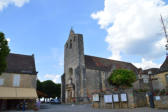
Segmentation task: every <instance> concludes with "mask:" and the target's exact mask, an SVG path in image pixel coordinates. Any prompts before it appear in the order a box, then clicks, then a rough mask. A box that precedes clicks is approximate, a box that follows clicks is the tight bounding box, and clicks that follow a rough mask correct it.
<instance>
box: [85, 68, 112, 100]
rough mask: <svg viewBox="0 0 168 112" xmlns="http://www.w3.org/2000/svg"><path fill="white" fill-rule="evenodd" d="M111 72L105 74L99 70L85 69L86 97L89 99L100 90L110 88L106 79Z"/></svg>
mask: <svg viewBox="0 0 168 112" xmlns="http://www.w3.org/2000/svg"><path fill="white" fill-rule="evenodd" d="M110 74H111V72H105V71H101V70H94V69H86V79H87V81H86V82H87V84H86V87H87V95H88V97H91V94H92V93H93V92H98V91H100V90H103V91H104V90H106V89H107V88H109V87H110V85H109V84H108V81H107V79H108V77H109V76H110Z"/></svg>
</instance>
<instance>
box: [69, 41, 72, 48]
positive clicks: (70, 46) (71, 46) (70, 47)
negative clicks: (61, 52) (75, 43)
mask: <svg viewBox="0 0 168 112" xmlns="http://www.w3.org/2000/svg"><path fill="white" fill-rule="evenodd" d="M69 48H72V40H70V46H69Z"/></svg>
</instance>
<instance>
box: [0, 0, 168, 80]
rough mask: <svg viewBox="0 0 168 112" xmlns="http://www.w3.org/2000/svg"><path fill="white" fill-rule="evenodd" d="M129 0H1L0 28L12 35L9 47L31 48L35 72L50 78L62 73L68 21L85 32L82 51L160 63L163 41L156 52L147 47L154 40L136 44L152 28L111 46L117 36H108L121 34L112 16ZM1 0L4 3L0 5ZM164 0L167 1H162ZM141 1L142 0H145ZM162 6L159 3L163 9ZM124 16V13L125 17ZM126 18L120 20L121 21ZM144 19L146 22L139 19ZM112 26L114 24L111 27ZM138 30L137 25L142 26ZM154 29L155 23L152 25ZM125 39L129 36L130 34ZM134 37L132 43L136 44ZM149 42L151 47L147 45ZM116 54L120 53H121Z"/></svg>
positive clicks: (16, 49) (26, 51) (139, 62)
mask: <svg viewBox="0 0 168 112" xmlns="http://www.w3.org/2000/svg"><path fill="white" fill-rule="evenodd" d="M128 1H129V2H128V3H117V4H115V3H116V0H105V1H104V0H83V1H79V0H20V2H19V3H16V2H15V1H14V0H9V2H8V3H7V2H5V1H3V0H0V31H1V32H4V33H5V34H6V38H9V39H10V43H9V46H10V49H11V52H12V53H19V54H27V55H31V54H35V59H36V69H37V71H38V72H39V73H38V77H39V79H40V80H47V79H52V80H54V81H55V82H60V75H61V74H63V58H64V54H63V53H64V44H65V42H66V40H67V38H68V35H69V31H70V28H71V27H73V29H74V30H75V32H77V33H81V34H83V36H84V47H85V54H89V55H94V56H99V57H105V58H112V59H119V60H123V61H129V62H132V63H135V64H136V65H137V66H140V65H142V63H143V61H144V63H145V62H146V63H147V64H148V65H151V63H152V64H154V65H153V66H154V67H155V66H159V64H161V63H162V62H163V61H164V59H165V54H164V53H165V50H164V47H161V48H163V51H162V52H154V53H149V52H150V50H152V51H153V50H154V49H152V45H153V44H151V45H149V46H146V47H145V48H143V47H136V45H137V44H136V42H137V41H138V42H139V41H141V42H140V43H141V45H142V46H143V43H147V42H150V41H151V40H150V39H151V38H148V39H146V38H147V37H151V35H150V34H149V35H146V36H144V38H145V39H144V38H140V39H139V38H138V37H137V38H138V39H137V38H136V39H135V38H133V37H132V38H131V39H132V41H129V43H124V42H123V43H122V40H121V44H122V45H123V46H121V45H120V46H118V47H115V46H114V42H116V46H117V45H118V43H117V41H114V40H112V39H113V37H114V39H116V38H119V39H121V38H120V37H117V36H116V34H115V33H114V30H113V29H116V28H118V27H117V21H115V19H114V18H117V17H118V16H117V15H119V14H123V15H124V14H126V13H127V12H124V11H123V10H120V6H123V5H124V4H128V5H130V6H133V4H136V3H135V1H134V2H133V1H131V0H128ZM142 1H144V0H142ZM150 1H159V0H150ZM3 2H4V3H5V4H6V5H4V6H3V4H2V3H3ZM114 2H115V3H114ZM163 2H165V3H166V1H163ZM106 3H108V4H110V5H111V6H112V5H115V6H117V5H118V7H116V8H115V9H116V10H117V11H118V12H117V11H114V9H111V7H110V6H108V5H105V4H106ZM143 3H144V4H145V1H144V2H143ZM137 4H138V3H137ZM144 6H145V5H144ZM164 6H167V4H164V5H162V7H164ZM151 7H154V9H156V10H157V8H158V6H151ZM144 9H145V8H144ZM167 9H168V8H165V9H164V10H165V11H166V10H167ZM145 10H148V9H145ZM100 11H101V12H102V13H100ZM138 11H139V10H138V9H137V13H139V12H140V11H139V12H138ZM162 11H163V9H161V12H162ZM106 12H108V13H106ZM115 12H117V13H115ZM142 12H143V11H142ZM149 12H150V11H149ZM163 13H164V11H163ZM112 15H114V17H113V16H112ZM110 16H111V17H110ZM135 16H137V17H143V14H141V15H137V14H135V15H134V17H135ZM105 17H107V18H105ZM108 17H109V18H108ZM123 17H125V16H123ZM129 19H131V18H128V20H129ZM150 19H151V18H149V17H147V20H146V21H145V22H148V20H150ZM118 20H119V19H118ZM124 20H127V19H126V18H125V19H124ZM141 20H142V19H141ZM121 21H122V20H121ZM121 23H122V22H121ZM126 23H127V22H125V23H124V22H123V24H124V25H126ZM140 23H141V21H140ZM142 23H144V22H143V20H142ZM129 24H132V23H129ZM115 25H116V26H115ZM113 26H115V27H114V28H113ZM130 26H131V25H130ZM119 27H120V25H119ZM123 28H124V27H123ZM135 29H136V28H135ZM137 30H141V29H140V27H138V28H137ZM155 30H157V29H154V30H153V31H155ZM120 31H121V32H120V33H121V34H123V35H125V32H124V31H125V30H124V31H122V30H120ZM157 31H158V30H157ZM157 31H156V32H157ZM110 32H111V33H110ZM127 32H129V31H127ZM135 32H136V31H135ZM149 32H150V31H149ZM131 35H133V34H131ZM126 36H127V35H126ZM152 36H153V35H152ZM160 37H161V36H160ZM125 39H126V40H127V39H128V38H125ZM131 39H129V40H131ZM159 39H160V40H161V39H162V38H158V39H155V41H154V42H155V43H156V42H158V41H159ZM133 40H136V41H133ZM132 43H135V45H133V44H132ZM125 44H128V46H124V45H125ZM138 44H139V43H138ZM130 45H132V46H130ZM145 45H146V44H144V46H145ZM147 47H148V49H149V51H148V50H145V49H146V48H147ZM133 48H134V49H133ZM159 48H160V47H159ZM159 48H158V49H159ZM135 51H139V52H140V53H138V52H135ZM118 52H119V55H118ZM114 54H116V55H114ZM144 54H149V55H144ZM158 54H159V55H158ZM151 55H152V56H151ZM154 55H155V56H154ZM117 56H120V58H118V57H117ZM153 56H154V57H153ZM115 57H117V58H115Z"/></svg>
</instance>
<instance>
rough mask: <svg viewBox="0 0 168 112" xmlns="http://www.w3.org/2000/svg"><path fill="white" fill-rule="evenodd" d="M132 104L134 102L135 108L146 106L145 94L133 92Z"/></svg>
mask: <svg viewBox="0 0 168 112" xmlns="http://www.w3.org/2000/svg"><path fill="white" fill-rule="evenodd" d="M134 102H135V107H146V106H148V104H147V98H146V93H145V92H134Z"/></svg>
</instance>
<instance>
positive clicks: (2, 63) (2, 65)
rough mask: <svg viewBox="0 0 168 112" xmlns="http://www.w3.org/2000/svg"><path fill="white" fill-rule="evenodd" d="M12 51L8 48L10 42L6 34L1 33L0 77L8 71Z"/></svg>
mask: <svg viewBox="0 0 168 112" xmlns="http://www.w3.org/2000/svg"><path fill="white" fill-rule="evenodd" d="M9 52H10V49H9V47H8V41H7V40H6V39H5V35H4V33H2V32H0V75H1V74H2V72H4V71H5V70H6V67H7V62H6V57H7V56H8V54H9Z"/></svg>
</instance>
